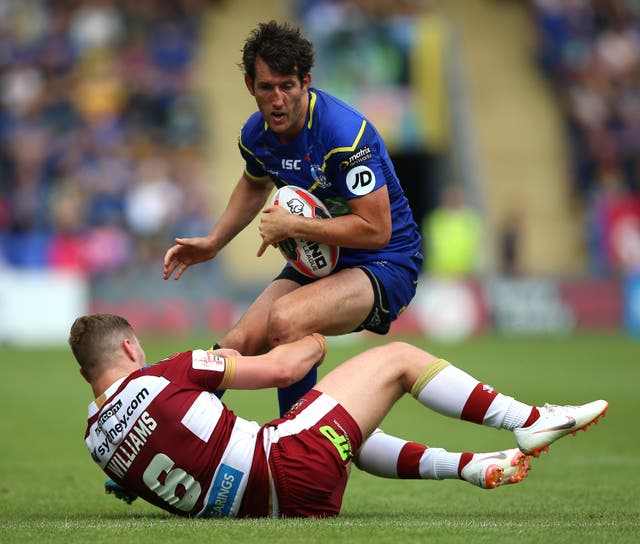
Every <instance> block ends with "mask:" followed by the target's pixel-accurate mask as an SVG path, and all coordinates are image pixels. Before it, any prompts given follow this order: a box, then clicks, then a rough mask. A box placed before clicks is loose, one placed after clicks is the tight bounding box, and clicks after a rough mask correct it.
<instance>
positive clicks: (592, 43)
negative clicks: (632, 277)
mask: <svg viewBox="0 0 640 544" xmlns="http://www.w3.org/2000/svg"><path fill="white" fill-rule="evenodd" d="M532 6H533V10H532V12H533V19H534V22H535V29H536V35H537V43H536V44H537V52H536V53H537V55H538V59H539V62H540V65H541V67H542V68H543V70H544V73H545V74H546V75H547V77H548V78H549V80H550V81H551V82H552V84H553V86H554V89H555V91H556V92H557V95H558V98H559V101H560V104H561V105H562V108H563V113H564V116H565V119H566V130H567V136H568V140H567V141H568V142H569V146H570V158H571V167H572V174H571V181H572V183H573V189H574V194H575V198H576V199H577V201H579V202H583V203H585V204H586V206H587V211H588V224H587V226H586V232H585V236H586V238H587V241H588V246H589V255H590V265H591V269H590V271H591V273H592V274H594V275H597V276H607V275H611V274H618V273H625V272H626V273H628V272H629V271H633V270H636V271H637V270H640V2H638V1H637V0H535V1H534V2H533V4H532Z"/></svg>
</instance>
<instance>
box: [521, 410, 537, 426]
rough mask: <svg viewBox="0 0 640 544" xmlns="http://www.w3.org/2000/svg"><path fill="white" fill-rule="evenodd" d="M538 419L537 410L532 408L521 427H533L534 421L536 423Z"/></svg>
mask: <svg viewBox="0 0 640 544" xmlns="http://www.w3.org/2000/svg"><path fill="white" fill-rule="evenodd" d="M539 417H540V412H538V409H537V408H536V407H535V406H534V407H533V408H531V413H530V414H529V417H528V418H527V421H525V422H524V425H523V427H528V426H529V425H533V424H534V423H535V422H536V421H538V418H539Z"/></svg>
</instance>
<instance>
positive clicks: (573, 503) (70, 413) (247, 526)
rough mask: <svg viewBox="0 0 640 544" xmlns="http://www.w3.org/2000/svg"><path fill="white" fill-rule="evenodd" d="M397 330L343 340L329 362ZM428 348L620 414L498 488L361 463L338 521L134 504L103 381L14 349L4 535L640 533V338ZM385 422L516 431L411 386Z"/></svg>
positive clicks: (6, 538)
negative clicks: (460, 413)
mask: <svg viewBox="0 0 640 544" xmlns="http://www.w3.org/2000/svg"><path fill="white" fill-rule="evenodd" d="M386 340H387V339H382V338H377V337H375V338H374V337H362V336H359V337H356V338H355V339H354V343H346V342H344V341H336V342H332V343H331V345H330V352H329V358H328V360H327V362H326V363H325V365H324V366H323V367H321V374H322V373H324V372H326V371H328V370H329V369H330V368H331V366H332V365H334V364H336V363H338V362H339V361H342V360H343V359H345V358H346V357H348V356H349V355H350V354H352V353H355V352H357V351H360V350H361V349H363V348H364V347H366V346H367V345H373V344H379V343H381V342H384V341H386ZM411 341H412V342H413V343H416V344H419V343H420V341H416V340H415V339H411ZM143 343H144V344H145V346H146V350H147V354H148V358H149V360H150V361H153V360H157V359H159V358H161V357H162V356H164V355H167V354H168V353H170V352H173V351H178V350H181V349H186V348H188V347H192V346H204V347H206V346H208V345H209V344H210V342H209V340H205V339H203V338H195V339H185V338H182V339H180V338H175V339H170V338H169V339H167V338H164V339H152V338H147V339H144V342H143ZM422 347H425V348H426V347H427V343H426V342H424V343H422ZM429 349H430V350H431V351H432V352H434V353H438V354H439V355H441V356H443V357H445V358H447V359H448V360H450V361H451V362H452V363H454V364H456V365H457V366H459V367H461V368H463V369H464V370H466V371H468V372H469V373H471V374H473V375H474V376H476V377H477V378H478V379H481V380H482V381H484V382H486V383H489V384H491V385H492V386H494V387H495V388H496V389H498V390H499V391H501V392H503V393H507V394H512V395H514V396H516V397H517V398H519V399H520V400H522V401H524V402H530V403H539V404H540V403H544V402H547V401H548V402H553V403H563V404H564V403H567V404H573V403H582V402H586V401H589V400H593V399H596V398H605V399H607V400H608V401H609V402H610V409H609V413H608V415H607V417H605V418H603V419H602V420H601V421H600V423H599V424H598V425H596V426H592V427H590V428H589V430H588V432H587V433H583V432H579V433H578V434H577V435H576V436H575V437H567V438H565V439H563V440H561V441H559V442H558V443H556V444H554V445H553V446H552V447H551V452H550V453H549V454H543V455H542V456H541V457H540V458H539V459H534V460H533V463H532V465H533V468H532V471H531V473H530V476H529V477H528V478H527V479H526V480H525V481H524V482H523V483H522V484H520V485H516V486H505V487H503V488H500V489H497V490H494V491H486V490H480V489H478V488H475V487H472V486H470V485H469V484H466V483H464V482H458V481H442V482H424V481H396V480H386V479H377V478H374V477H372V476H369V475H367V474H363V473H361V472H359V471H358V470H357V469H354V471H353V473H352V477H351V482H350V485H349V487H348V489H347V493H346V495H345V499H344V504H343V510H342V514H341V516H340V517H338V518H336V519H332V520H322V521H318V520H183V519H177V518H174V517H172V516H170V515H168V514H165V513H164V512H162V511H160V510H157V509H155V508H154V507H152V506H150V505H147V504H145V503H143V502H141V501H140V500H138V501H136V502H135V503H134V504H133V505H132V506H127V505H125V504H124V503H122V502H120V501H117V500H115V499H113V498H111V497H108V496H106V495H104V494H103V492H102V486H103V482H104V476H103V475H102V473H101V471H100V470H99V469H98V468H97V467H96V466H95V465H94V463H93V462H92V461H91V459H90V457H89V455H88V452H87V451H86V449H85V446H84V443H83V440H82V437H83V431H84V425H85V421H86V419H85V417H86V405H87V403H88V402H89V400H90V398H91V392H90V389H89V388H88V386H87V385H86V384H85V383H84V382H83V381H82V380H81V378H80V376H79V374H78V370H77V365H76V363H75V362H74V361H73V360H72V358H71V355H70V353H69V352H68V351H67V350H66V349H64V348H62V349H51V350H40V349H34V350H24V349H12V348H7V347H5V348H0V369H1V370H2V373H1V375H2V379H1V380H0V409H1V413H2V416H1V418H0V440H1V443H0V542H3V543H4V542H6V543H17V542H35V541H38V542H65V543H67V542H88V541H91V542H93V543H101V542H109V543H112V542H116V541H121V542H132V541H135V542H138V543H140V544H146V543H157V542H187V541H189V542H191V541H193V540H194V539H197V540H199V541H205V539H206V541H209V540H211V539H221V538H224V539H225V540H227V541H239V542H246V541H259V542H275V543H279V542H295V543H307V542H309V543H311V542H314V543H316V542H318V541H329V540H331V541H337V542H346V541H349V542H376V543H377V542H380V543H384V542H398V541H403V540H404V541H410V542H430V543H438V542H447V543H450V542H451V543H456V542H461V543H462V542H464V543H468V542H473V543H484V542H487V543H488V542H491V543H495V542H518V543H519V544H522V543H528V542H530V543H539V542H545V543H555V542H567V543H569V542H571V543H574V542H594V543H595V542H598V543H603V542H612V543H614V542H615V543H626V542H629V543H631V542H633V543H635V542H638V541H640V492H639V486H640V476H638V470H637V465H638V460H639V458H638V446H639V445H640V435H639V432H638V431H639V425H638V416H637V413H638V408H639V407H640V402H639V401H638V395H637V390H638V383H639V381H640V357H639V355H640V345H639V344H638V343H637V342H633V341H632V340H629V339H627V338H625V337H624V336H622V335H617V334H599V335H581V336H570V337H535V338H504V337H493V336H484V337H480V338H477V339H473V340H470V341H468V342H464V343H461V344H455V345H433V344H429ZM225 401H226V402H227V403H228V404H229V405H231V406H232V407H233V408H234V409H236V411H237V412H239V413H240V414H243V415H247V416H249V417H251V418H255V419H258V420H259V421H264V420H266V419H269V418H271V417H272V416H273V415H274V414H275V413H276V400H275V393H274V392H272V391H260V392H229V393H227V395H226V396H225ZM382 427H383V428H384V429H385V430H386V431H387V432H390V433H393V434H396V435H398V436H402V437H404V438H410V439H412V440H417V441H421V442H424V443H426V444H429V445H431V446H441V447H445V448H447V449H449V450H451V451H461V450H476V451H482V450H485V451H492V450H495V449H503V448H507V447H513V444H514V441H513V438H512V435H511V434H510V433H508V432H506V431H496V430H494V429H488V428H484V427H480V426H476V425H472V424H469V423H464V422H460V421H455V420H451V419H448V418H445V417H443V416H440V415H438V414H435V413H433V412H430V411H428V410H426V409H425V408H424V407H422V406H421V405H419V404H418V403H416V402H415V401H414V400H413V399H411V398H405V399H403V400H402V401H401V402H400V403H398V405H397V406H396V407H395V409H394V411H393V412H392V413H391V414H390V415H389V416H388V417H387V419H386V420H385V421H384V423H383V425H382Z"/></svg>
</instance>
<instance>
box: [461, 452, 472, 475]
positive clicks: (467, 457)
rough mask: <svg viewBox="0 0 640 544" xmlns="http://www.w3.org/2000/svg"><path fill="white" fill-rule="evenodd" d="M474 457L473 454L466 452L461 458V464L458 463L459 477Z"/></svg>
mask: <svg viewBox="0 0 640 544" xmlns="http://www.w3.org/2000/svg"><path fill="white" fill-rule="evenodd" d="M472 457H473V453H469V452H468V451H465V452H464V453H463V454H462V455H461V456H460V462H459V463H458V476H460V475H461V474H462V469H463V468H464V467H466V466H467V464H468V463H469V461H471V459H472Z"/></svg>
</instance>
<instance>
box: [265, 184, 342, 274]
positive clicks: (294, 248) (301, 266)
mask: <svg viewBox="0 0 640 544" xmlns="http://www.w3.org/2000/svg"><path fill="white" fill-rule="evenodd" d="M271 203H272V204H273V205H275V206H280V207H281V208H284V209H285V210H287V211H288V212H289V213H293V214H295V215H302V216H304V217H319V218H321V219H328V218H330V217H331V214H330V213H329V210H328V209H327V207H326V206H325V205H324V204H323V203H322V202H321V201H320V200H319V199H318V198H316V197H315V196H314V195H312V194H311V193H309V192H308V191H305V190H304V189H301V188H300V187H295V186H293V185H286V186H285V187H281V188H280V189H278V190H277V191H276V192H275V194H274V195H273V199H272V200H271ZM278 248H279V249H280V253H282V255H283V257H284V258H285V259H286V260H287V261H288V262H289V263H291V266H293V267H294V268H295V269H296V270H297V271H298V272H300V273H302V274H304V275H305V276H309V277H310V278H322V277H324V276H327V275H329V274H330V273H331V271H332V270H333V268H334V267H335V265H336V263H337V262H338V255H339V251H340V248H339V247H338V246H330V245H328V244H319V243H318V242H311V241H308V240H296V239H295V238H287V239H286V240H282V241H281V242H278Z"/></svg>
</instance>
